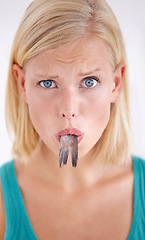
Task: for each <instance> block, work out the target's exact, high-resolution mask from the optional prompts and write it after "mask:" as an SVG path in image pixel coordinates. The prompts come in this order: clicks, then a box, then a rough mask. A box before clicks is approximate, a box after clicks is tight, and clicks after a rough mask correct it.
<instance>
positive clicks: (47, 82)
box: [39, 80, 56, 88]
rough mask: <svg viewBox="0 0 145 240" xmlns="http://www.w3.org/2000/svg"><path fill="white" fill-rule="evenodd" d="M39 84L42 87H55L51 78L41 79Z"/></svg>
mask: <svg viewBox="0 0 145 240" xmlns="http://www.w3.org/2000/svg"><path fill="white" fill-rule="evenodd" d="M39 84H40V86H41V87H43V88H54V87H56V85H55V83H54V81H52V80H43V81H41V82H39Z"/></svg>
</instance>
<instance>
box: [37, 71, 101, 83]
mask: <svg viewBox="0 0 145 240" xmlns="http://www.w3.org/2000/svg"><path fill="white" fill-rule="evenodd" d="M99 71H101V68H95V69H93V70H90V71H88V72H85V71H84V72H83V71H82V72H80V73H79V74H78V75H79V76H87V75H90V74H92V73H95V72H99ZM36 75H37V76H38V77H40V78H42V79H43V80H45V79H48V78H49V79H54V78H55V79H56V78H58V76H57V75H54V76H53V75H50V76H48V77H46V76H45V74H44V75H43V74H39V73H36Z"/></svg>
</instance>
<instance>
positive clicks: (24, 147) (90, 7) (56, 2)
mask: <svg viewBox="0 0 145 240" xmlns="http://www.w3.org/2000/svg"><path fill="white" fill-rule="evenodd" d="M89 34H93V35H95V36H96V37H97V38H100V39H102V41H104V42H105V43H106V45H107V46H108V52H109V56H110V61H111V64H112V67H113V68H114V70H115V68H116V67H117V66H118V64H119V63H120V62H123V63H125V64H126V65H127V63H126V53H125V47H124V42H123V38H122V34H121V31H120V27H119V25H118V22H117V20H116V18H115V16H114V14H113V12H112V10H111V9H110V7H109V6H108V4H107V3H106V1H105V0H34V1H33V2H32V3H31V4H30V6H29V7H28V8H27V10H26V12H25V14H24V17H23V19H22V21H21V24H20V26H19V28H18V30H17V33H16V36H15V39H14V43H13V47H12V52H11V57H10V65H9V75H8V83H7V92H6V121H7V125H8V129H9V130H10V129H12V131H13V133H14V142H13V154H14V155H18V156H21V158H22V159H26V158H27V157H28V156H29V155H30V154H31V153H32V152H33V150H34V149H35V147H36V145H37V143H38V141H39V136H38V134H37V132H36V130H35V129H34V127H33V125H32V122H31V119H30V116H29V111H28V107H27V104H26V103H25V102H23V101H22V100H21V98H20V96H19V92H18V87H17V84H16V80H15V77H14V74H13V70H12V66H13V64H14V63H17V64H18V65H19V66H20V67H22V68H23V67H24V65H25V63H26V62H27V61H28V60H29V59H30V58H32V57H34V56H36V55H37V54H39V53H41V52H42V51H44V50H46V49H55V48H57V47H59V46H61V45H63V44H66V43H69V42H73V41H77V40H79V39H81V38H82V37H85V36H87V35H89ZM97 152H98V154H99V156H100V158H101V159H102V161H105V162H108V163H117V162H122V163H123V162H126V161H127V160H128V159H129V157H130V111H129V99H128V82H127V73H126V75H125V77H124V85H123V90H122V93H121V96H120V98H119V100H118V101H117V103H113V104H112V106H111V116H110V120H109V123H108V125H107V128H106V129H105V131H104V133H103V134H102V136H101V138H100V140H99V141H98V143H97Z"/></svg>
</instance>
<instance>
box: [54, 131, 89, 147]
mask: <svg viewBox="0 0 145 240" xmlns="http://www.w3.org/2000/svg"><path fill="white" fill-rule="evenodd" d="M65 135H74V136H76V137H77V141H78V143H80V141H81V140H82V139H83V136H84V134H83V133H82V132H81V131H79V130H78V129H76V128H68V129H64V130H62V131H60V132H59V133H57V134H56V138H57V140H58V141H59V142H60V138H61V137H62V136H65Z"/></svg>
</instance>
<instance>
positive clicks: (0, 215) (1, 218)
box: [0, 182, 5, 239]
mask: <svg viewBox="0 0 145 240" xmlns="http://www.w3.org/2000/svg"><path fill="white" fill-rule="evenodd" d="M0 223H1V227H0V239H4V233H5V210H4V201H3V195H2V188H1V182H0Z"/></svg>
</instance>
